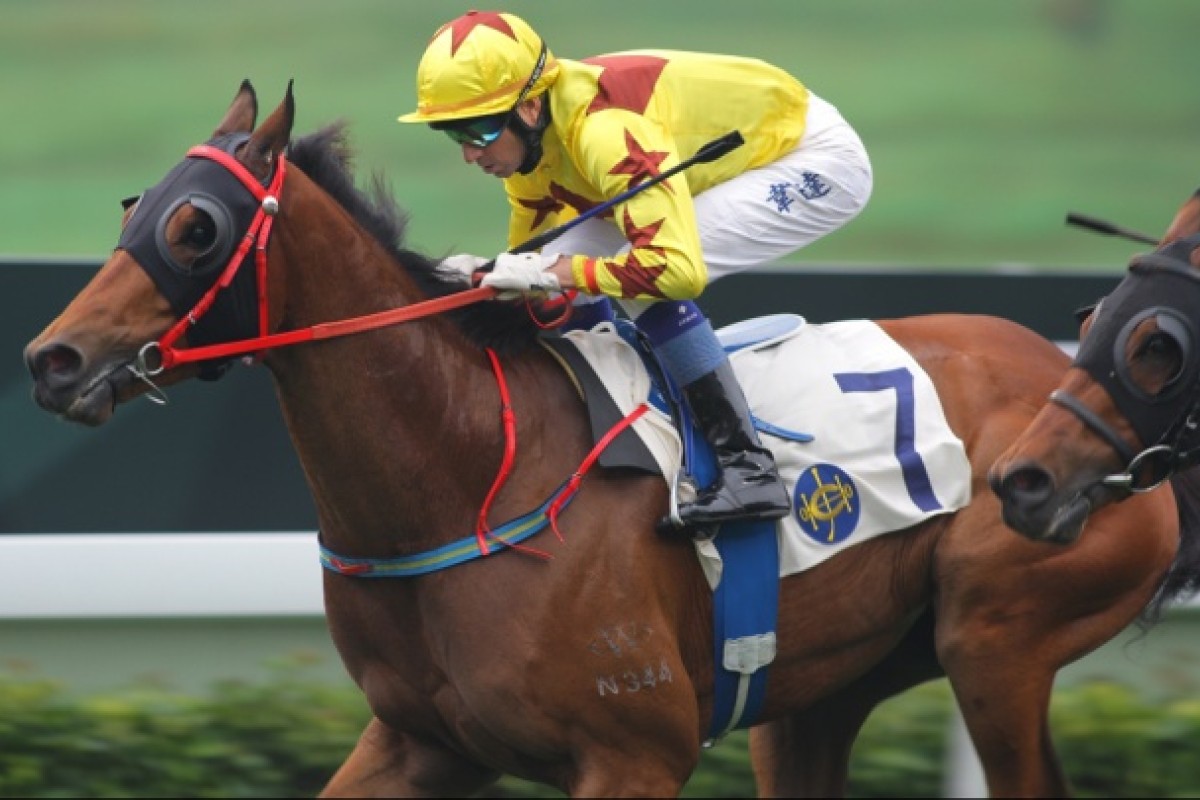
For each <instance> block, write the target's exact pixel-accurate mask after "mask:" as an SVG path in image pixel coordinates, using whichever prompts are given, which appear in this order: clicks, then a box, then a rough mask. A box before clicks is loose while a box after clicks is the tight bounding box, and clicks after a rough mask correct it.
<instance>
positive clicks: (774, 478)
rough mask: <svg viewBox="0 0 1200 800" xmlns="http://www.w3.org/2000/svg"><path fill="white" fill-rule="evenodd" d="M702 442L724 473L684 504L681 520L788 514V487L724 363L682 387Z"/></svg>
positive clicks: (714, 521)
mask: <svg viewBox="0 0 1200 800" xmlns="http://www.w3.org/2000/svg"><path fill="white" fill-rule="evenodd" d="M683 395H684V397H686V398H687V402H688V405H689V406H691V409H692V413H693V414H694V415H695V417H696V424H697V426H698V427H699V428H700V432H701V433H702V434H704V438H705V439H707V440H708V443H709V444H710V445H712V447H713V450H715V451H716V456H717V463H718V465H719V466H720V467H721V475H720V476H719V477H718V478H717V480H716V481H714V482H713V484H712V486H711V487H710V488H708V489H705V490H703V491H701V492H700V493H699V495H698V496H697V497H696V500H695V502H693V503H681V504H680V506H679V516H680V517H681V518H682V519H683V521H684V522H685V523H686V524H687V525H689V526H693V525H713V524H719V523H721V522H726V521H728V520H734V519H750V520H766V519H779V518H781V517H785V516H787V514H788V512H789V511H790V510H791V501H790V500H789V499H788V493H787V489H786V488H785V487H784V485H783V480H782V479H780V477H779V471H778V469H776V467H775V458H774V456H772V455H771V451H769V450H767V449H766V448H765V447H763V446H762V443H761V442H760V441H759V439H758V432H757V431H755V430H754V423H753V421H752V420H751V418H750V409H749V408H748V407H747V405H746V397H745V395H744V394H742V387H741V385H740V384H739V383H738V380H737V376H736V375H735V374H734V372H733V366H732V365H731V364H730V363H729V362H728V361H724V362H722V363H721V365H720V366H719V367H717V368H716V369H715V370H713V371H712V372H710V373H708V374H707V375H703V376H701V377H700V378H697V379H696V380H694V381H692V382H691V383H689V384H688V385H687V386H685V387H684V388H683Z"/></svg>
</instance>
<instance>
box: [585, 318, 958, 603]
mask: <svg viewBox="0 0 1200 800" xmlns="http://www.w3.org/2000/svg"><path fill="white" fill-rule="evenodd" d="M780 317H783V318H785V319H783V320H780V319H779V318H780ZM764 320H766V321H770V322H771V323H772V324H765V323H764ZM781 321H783V322H787V323H789V324H786V325H784V326H783V332H782V333H777V334H772V333H768V334H767V338H761V337H759V338H758V339H755V338H754V337H753V336H750V337H749V340H748V341H749V343H747V336H746V334H747V332H750V333H753V332H754V331H760V330H768V331H777V330H779V326H778V325H777V324H776V323H778V322H781ZM718 335H719V336H721V338H722V340H723V341H724V342H726V348H727V350H728V351H729V352H730V355H729V357H730V361H731V363H732V365H733V368H734V371H735V372H736V374H737V376H738V379H739V380H740V381H741V384H742V388H743V390H744V391H745V394H746V399H747V402H748V404H749V406H750V410H751V413H752V414H753V415H754V417H755V418H756V420H757V421H760V422H761V423H766V424H765V425H760V436H761V439H762V442H763V444H764V445H765V446H767V447H769V448H770V449H771V451H772V452H773V453H774V455H775V459H776V462H777V464H778V466H779V471H780V475H781V476H782V477H783V479H784V481H785V483H786V484H787V486H788V488H789V492H790V494H791V497H792V513H791V514H790V515H789V516H787V517H785V518H784V519H782V520H780V521H779V523H777V531H778V536H779V561H780V576H781V577H782V576H785V575H790V574H793V573H796V572H800V571H802V570H806V569H810V568H812V567H814V566H816V565H818V564H820V563H821V562H823V561H825V560H826V559H828V558H830V557H832V556H833V555H835V554H837V553H839V552H841V551H842V550H845V549H846V548H848V547H852V546H854V545H855V544H858V543H861V542H864V541H866V540H868V539H871V538H873V537H876V536H881V535H883V534H886V533H891V532H894V531H899V530H903V529H905V528H908V527H911V526H913V525H916V524H917V523H920V522H923V521H924V520H926V519H929V518H930V517H933V516H935V515H938V514H945V513H949V512H952V511H956V510H957V509H960V508H962V507H963V506H965V505H966V504H967V502H968V501H969V500H970V497H971V468H970V464H969V462H968V461H967V456H966V452H965V450H964V448H963V444H962V442H961V441H960V440H959V439H958V437H957V436H956V435H955V434H954V432H953V431H951V430H950V426H949V424H948V423H947V422H946V418H945V414H944V413H943V411H942V405H941V401H940V400H939V398H938V396H937V392H936V390H935V389H934V386H933V383H932V381H931V380H930V379H929V376H928V375H927V374H926V373H925V371H924V370H923V369H922V368H921V366H920V365H919V364H917V362H916V360H915V359H913V357H912V356H911V355H909V353H908V352H907V351H905V350H904V349H903V348H901V347H900V346H899V345H898V344H896V342H895V341H893V340H892V339H891V337H889V336H888V335H887V334H886V333H884V332H883V330H882V329H881V328H880V327H879V326H878V325H876V324H875V323H873V322H871V321H869V320H847V321H842V322H832V323H823V324H810V323H807V322H805V320H804V319H803V318H802V317H797V316H793V315H776V316H775V317H768V318H762V319H760V320H748V321H746V322H745V323H738V325H736V326H730V328H726V329H722V330H721V331H718ZM565 336H566V337H567V338H569V339H570V340H571V341H572V343H573V344H574V345H575V346H576V347H577V348H578V350H579V351H580V352H581V353H582V355H583V356H584V357H585V358H586V359H587V360H588V362H589V364H590V365H591V366H592V368H593V369H594V370H595V372H596V373H597V375H598V376H599V378H600V380H601V381H602V382H603V383H604V385H605V387H606V389H607V391H608V393H609V395H610V396H611V398H612V400H613V401H614V402H615V403H616V405H617V407H618V408H619V409H620V411H621V412H622V413H623V414H628V413H630V412H631V411H633V410H634V409H635V408H636V407H637V406H638V405H640V404H642V403H644V402H649V401H651V398H652V392H653V391H654V387H653V385H652V382H651V380H650V377H649V374H648V373H647V371H646V368H645V366H644V365H643V363H642V361H641V357H640V356H639V355H638V353H637V352H636V351H635V350H634V348H633V347H631V346H630V345H629V344H628V343H627V342H626V341H625V340H624V339H623V338H622V337H621V335H620V334H619V333H618V332H617V331H616V329H615V328H614V326H613V325H612V324H611V323H602V324H600V325H598V326H596V327H595V328H593V329H592V330H591V331H571V332H569V333H567V334H565ZM734 339H739V340H740V341H737V342H736V343H731V342H732V340H734ZM772 426H775V427H778V428H780V429H784V430H789V431H804V432H805V433H808V434H811V435H812V437H813V438H812V441H808V442H797V441H791V440H789V439H787V438H782V437H780V436H775V435H772V434H771V433H770V428H771V427H772ZM633 430H634V431H635V432H636V433H637V435H638V436H639V437H640V439H641V440H642V442H643V443H644V444H645V446H646V448H647V449H648V450H649V452H650V453H651V454H652V456H653V459H654V461H655V462H656V463H657V465H658V467H659V469H660V471H661V472H662V474H663V476H664V477H666V479H667V480H668V481H670V482H673V481H674V480H675V479H676V477H677V475H678V473H679V471H680V469H681V468H682V467H681V462H682V457H683V445H682V442H681V440H680V436H679V433H678V431H677V430H676V429H675V426H674V424H673V422H672V420H671V418H670V416H669V415H668V414H667V413H665V412H664V411H662V410H661V409H660V408H659V407H657V406H655V405H652V407H651V409H650V411H649V412H648V413H646V414H645V415H643V416H642V418H641V419H640V420H638V421H637V422H635V423H634V425H633ZM696 549H697V553H698V555H699V557H700V560H701V564H702V566H703V567H704V571H705V575H706V577H707V578H708V581H709V584H710V586H711V587H712V588H714V589H715V588H716V587H717V585H718V584H719V583H720V578H721V557H720V554H719V553H718V551H717V549H716V547H715V545H714V544H713V542H712V541H697V542H696Z"/></svg>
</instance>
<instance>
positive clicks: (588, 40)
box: [0, 0, 1200, 271]
mask: <svg viewBox="0 0 1200 800" xmlns="http://www.w3.org/2000/svg"><path fill="white" fill-rule="evenodd" d="M476 6H477V4H476ZM470 7H471V6H470V5H459V4H455V3H446V2H426V3H415V2H400V1H399V0H391V1H389V0H347V1H346V2H337V3H332V2H315V1H314V0H288V1H285V0H255V1H254V2H233V1H232V0H209V2H205V3H195V2H181V1H178V0H104V2H99V1H98V0H36V2H35V1H34V0H0V72H2V74H3V76H4V79H3V81H2V82H0V109H3V112H4V125H3V127H2V129H0V187H2V188H0V254H6V255H14V254H19V255H72V256H77V255H83V256H100V255H103V254H104V253H106V252H107V251H108V250H109V249H111V247H112V246H113V244H114V242H115V239H116V232H117V225H118V221H119V210H118V207H117V205H116V203H117V200H119V199H120V198H122V197H125V196H127V195H130V194H134V193H136V192H138V191H140V190H141V189H142V188H144V187H146V186H148V185H150V184H153V183H155V182H157V180H158V179H159V178H160V177H161V176H162V174H163V173H164V172H165V171H166V170H167V169H168V168H169V167H170V166H172V165H173V164H174V163H175V162H176V161H177V160H178V159H179V158H180V157H181V156H182V154H183V152H184V151H185V150H186V148H187V147H189V146H190V145H192V144H196V143H198V142H200V141H202V140H204V139H205V138H207V136H208V135H209V133H210V132H211V131H212V129H213V127H214V126H215V125H216V123H217V122H218V120H219V119H220V117H221V115H222V114H223V112H224V111H225V109H226V107H227V106H228V103H229V101H230V100H231V99H232V97H233V95H234V93H235V92H236V90H237V87H238V84H239V82H240V81H241V80H242V79H243V78H247V77H248V78H250V79H251V80H252V81H253V83H254V85H255V86H256V88H257V89H258V92H259V98H260V109H261V110H262V112H263V113H266V112H267V111H269V110H270V109H272V108H274V107H275V105H276V104H277V103H278V102H279V101H280V100H281V99H282V97H283V92H284V87H285V86H286V83H287V80H288V79H289V78H294V79H295V81H296V83H295V93H296V99H297V114H298V119H297V127H296V130H297V132H300V133H307V132H309V131H311V130H314V129H316V128H317V127H320V126H322V125H324V124H325V123H327V122H330V121H333V120H334V119H338V118H343V119H345V120H347V121H348V122H349V123H350V125H351V133H352V136H353V141H354V142H355V143H356V148H357V153H358V158H357V170H358V173H359V175H360V177H362V178H363V179H364V180H365V178H366V177H367V176H369V175H370V174H371V173H374V172H383V173H384V174H385V175H386V177H387V179H388V181H389V182H390V184H391V186H392V189H393V191H394V193H395V195H396V197H397V199H398V200H399V202H400V204H401V205H402V206H403V207H404V208H406V209H407V210H408V211H409V213H410V214H411V218H412V221H411V227H410V237H409V243H410V245H412V246H413V247H415V248H417V249H421V250H424V251H426V252H429V253H431V254H439V253H445V252H455V251H472V252H477V253H480V254H486V255H492V254H494V253H495V252H497V251H498V250H500V249H501V248H502V247H503V244H504V219H505V208H504V203H503V201H502V197H501V187H500V186H499V185H498V184H497V183H496V181H495V179H493V178H490V177H488V176H486V175H483V174H482V173H481V172H479V171H478V170H476V169H474V168H471V167H467V166H465V165H464V164H462V163H461V158H460V155H459V154H458V151H457V150H456V148H454V147H453V146H452V145H451V144H449V143H448V142H447V141H446V140H445V138H444V137H442V136H439V135H437V134H434V133H433V132H431V131H428V130H426V129H424V128H421V127H416V126H402V125H400V124H398V123H396V122H395V117H396V116H397V115H398V114H400V113H402V112H404V111H407V110H409V109H410V108H411V107H412V106H413V105H414V95H415V91H414V78H413V74H414V71H415V69H416V65H417V61H418V59H419V58H420V54H421V52H422V50H423V47H424V45H425V43H426V41H427V40H428V38H429V36H430V35H431V34H432V32H433V31H434V30H435V28H436V27H437V26H438V25H439V24H440V23H442V22H444V21H445V20H446V19H449V18H450V17H453V16H455V15H457V14H458V13H461V12H462V11H464V10H466V9H467V8H470ZM477 7H478V6H477ZM482 7H483V8H488V7H489V6H487V5H484V6H482ZM492 7H495V8H500V9H504V10H511V11H514V12H516V13H518V14H520V15H522V16H523V17H524V18H526V19H527V20H528V21H529V22H530V23H531V24H533V25H534V27H535V28H537V29H538V30H539V31H540V32H541V33H542V35H543V36H544V37H545V38H546V39H547V41H548V42H549V44H550V45H551V47H552V49H553V50H554V51H555V53H556V54H557V55H559V56H561V57H567V58H571V57H577V58H578V57H585V56H588V55H592V54H595V53H600V52H606V51H612V50H619V49H628V48H638V47H670V48H690V49H701V50H714V51H723V52H730V53H739V54H745V55H750V56H757V57H760V58H764V59H767V60H769V61H772V62H775V63H777V64H779V65H780V66H783V67H785V68H786V69H788V70H790V71H792V72H793V73H794V74H796V75H797V76H798V77H799V78H800V79H801V80H803V81H804V82H805V83H807V84H808V85H809V86H810V87H811V88H812V89H813V90H814V91H816V92H817V93H818V94H820V95H822V96H823V97H825V98H827V99H828V100H830V101H831V102H833V103H834V104H835V105H837V106H839V107H840V108H841V110H842V112H843V113H844V114H845V116H846V117H847V118H848V119H849V120H850V121H851V122H852V123H853V124H854V125H855V127H856V128H857V129H858V130H859V132H860V134H861V135H862V137H863V139H864V141H865V142H866V144H867V147H868V150H869V151H870V153H871V156H872V159H873V162H874V165H875V173H876V183H875V194H874V197H873V199H872V201H871V203H870V205H869V206H868V208H867V210H866V211H865V212H864V213H863V215H862V216H861V217H860V218H859V219H858V220H856V221H855V222H854V223H852V224H851V225H850V226H849V227H847V228H845V229H843V230H842V231H840V232H838V233H837V234H835V235H834V236H832V237H830V238H829V239H828V240H827V241H824V242H819V243H817V244H816V245H814V246H812V247H810V248H808V249H807V250H805V251H804V252H803V253H801V254H800V255H799V256H797V257H796V258H795V259H794V261H796V262H798V263H823V264H828V263H841V262H859V263H892V264H899V265H913V266H934V267H940V266H947V267H951V266H961V267H974V266H990V265H995V264H1011V263H1019V264H1029V265H1035V266H1039V267H1053V268H1058V267H1066V268H1071V267H1089V268H1101V269H1110V268H1111V269H1113V270H1114V271H1115V270H1119V269H1121V268H1123V267H1124V265H1125V263H1126V261H1127V260H1128V257H1129V256H1130V255H1131V254H1132V253H1134V252H1137V251H1138V250H1140V249H1145V248H1144V247H1143V246H1139V245H1135V244H1131V243H1129V242H1124V241H1122V240H1118V239H1114V238H1111V237H1103V236H1099V235H1096V234H1092V233H1088V232H1085V231H1081V230H1079V229H1077V228H1069V227H1067V226H1065V225H1064V222H1063V220H1064V217H1065V214H1066V212H1067V211H1071V210H1075V211H1083V212H1086V213H1091V214H1094V215H1097V216H1100V217H1103V218H1106V219H1109V220H1111V221H1114V222H1117V223H1119V224H1123V225H1126V226H1128V227H1132V228H1137V229H1140V230H1143V231H1146V232H1148V233H1150V234H1151V235H1154V236H1157V235H1159V234H1161V233H1162V231H1163V230H1164V229H1165V228H1166V225H1167V223H1168V222H1169V220H1170V217H1171V216H1172V215H1173V213H1174V211H1175V209H1176V208H1177V207H1178V205H1179V203H1180V202H1182V200H1183V199H1184V198H1185V197H1186V196H1187V195H1188V194H1190V193H1191V192H1192V191H1193V190H1194V189H1195V188H1196V186H1197V183H1198V182H1200V147H1198V142H1197V136H1196V131H1197V130H1200V102H1198V101H1200V81H1197V78H1198V77H1200V70H1198V69H1197V62H1196V48H1195V40H1194V37H1195V31H1196V30H1197V29H1198V28H1200V3H1197V2H1195V0H1151V1H1148V0H1006V2H963V1H962V0H905V2H888V1H887V0H837V1H836V2H830V1H829V0H826V1H825V2H810V1H807V0H743V2H738V3H727V2H715V0H689V2H687V3H686V4H683V3H678V2H677V3H647V2H644V0H605V2H604V3H588V4H584V3H545V2H534V0H513V1H512V2H497V3H495V4H493V6H492Z"/></svg>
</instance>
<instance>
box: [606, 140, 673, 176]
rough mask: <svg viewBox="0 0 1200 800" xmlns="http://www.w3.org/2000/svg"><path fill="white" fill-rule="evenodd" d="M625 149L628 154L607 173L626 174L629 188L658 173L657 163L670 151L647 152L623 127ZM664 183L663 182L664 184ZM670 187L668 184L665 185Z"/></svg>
mask: <svg viewBox="0 0 1200 800" xmlns="http://www.w3.org/2000/svg"><path fill="white" fill-rule="evenodd" d="M625 150H626V151H627V152H628V153H629V155H627V156H625V157H624V158H622V159H621V160H620V161H618V162H617V163H616V165H615V166H613V168H612V169H610V170H609V171H608V174H609V175H628V176H629V188H630V189H632V188H633V187H635V186H637V185H638V184H639V183H641V182H642V181H645V180H649V179H650V178H653V177H654V176H655V175H657V174H658V165H659V164H661V163H662V162H663V161H664V160H665V159H666V157H667V156H669V155H670V153H668V152H666V151H665V150H652V151H649V152H647V151H646V150H644V149H643V148H642V146H641V144H639V143H638V140H637V139H634V138H633V134H632V133H630V132H629V129H628V128H626V129H625ZM664 185H665V184H664ZM667 188H668V189H670V188H671V187H670V186H667Z"/></svg>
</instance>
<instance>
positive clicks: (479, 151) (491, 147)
mask: <svg viewBox="0 0 1200 800" xmlns="http://www.w3.org/2000/svg"><path fill="white" fill-rule="evenodd" d="M541 110H542V98H541V97H540V96H539V97H535V98H533V99H531V100H526V101H525V102H523V103H521V105H520V106H518V107H517V109H516V113H518V114H520V115H521V119H522V120H524V121H525V123H526V124H527V125H532V124H534V123H535V122H537V119H538V115H539V114H540V112H541ZM460 147H462V154H463V160H464V161H466V162H467V163H468V164H475V165H477V166H478V167H479V168H480V169H481V170H483V171H484V172H486V173H487V174H488V175H492V176H494V177H497V178H500V179H504V178H509V177H512V175H513V174H514V173H515V172H516V171H517V168H518V167H520V166H521V162H523V161H524V160H525V143H524V142H522V141H521V137H519V136H517V134H515V133H513V132H512V131H511V130H509V129H508V127H507V126H506V127H505V128H504V131H503V132H502V133H501V134H500V136H499V138H497V139H496V140H495V141H494V142H492V143H491V144H488V145H485V146H483V147H479V146H477V145H474V144H470V143H464V144H462V145H460Z"/></svg>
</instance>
